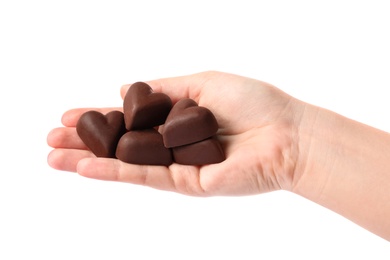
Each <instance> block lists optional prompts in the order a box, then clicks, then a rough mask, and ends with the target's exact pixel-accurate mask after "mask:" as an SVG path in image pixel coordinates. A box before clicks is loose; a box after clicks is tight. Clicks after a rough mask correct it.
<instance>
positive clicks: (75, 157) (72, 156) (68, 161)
mask: <svg viewBox="0 0 390 260" xmlns="http://www.w3.org/2000/svg"><path fill="white" fill-rule="evenodd" d="M91 157H92V158H93V157H95V155H94V154H93V153H91V152H90V151H87V150H76V149H54V150H52V151H51V152H50V153H49V155H48V157H47V163H48V164H49V166H50V167H52V168H54V169H56V170H61V171H69V172H76V169H77V163H78V162H79V161H80V160H81V159H84V158H91Z"/></svg>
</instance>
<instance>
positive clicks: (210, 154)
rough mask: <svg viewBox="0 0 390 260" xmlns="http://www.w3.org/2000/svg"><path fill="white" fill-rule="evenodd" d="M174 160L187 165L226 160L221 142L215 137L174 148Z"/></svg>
mask: <svg viewBox="0 0 390 260" xmlns="http://www.w3.org/2000/svg"><path fill="white" fill-rule="evenodd" d="M172 152H173V160H174V161H175V162H177V163H179V164H185V165H205V164H212V163H220V162H222V161H223V160H225V154H224V152H223V149H222V147H221V144H220V143H219V142H218V140H217V139H216V138H215V136H214V137H211V138H208V139H206V140H203V141H200V142H196V143H192V144H188V145H183V146H178V147H174V148H172Z"/></svg>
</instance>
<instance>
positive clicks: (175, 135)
mask: <svg viewBox="0 0 390 260" xmlns="http://www.w3.org/2000/svg"><path fill="white" fill-rule="evenodd" d="M217 130H218V123H217V120H216V119H215V116H214V115H213V113H212V112H211V111H210V110H209V109H207V108H205V107H201V106H198V104H197V103H196V102H195V101H194V100H192V99H188V98H186V99H181V100H179V101H178V102H177V103H176V104H175V105H174V106H173V107H172V109H171V112H170V113H169V115H168V117H167V119H166V121H165V124H164V129H163V133H162V135H163V140H164V145H165V147H168V148H171V147H176V146H182V145H187V144H190V143H195V142H199V141H202V140H204V139H207V138H209V137H211V136H213V135H214V134H215V133H216V132H217Z"/></svg>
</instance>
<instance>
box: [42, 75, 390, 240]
mask: <svg viewBox="0 0 390 260" xmlns="http://www.w3.org/2000/svg"><path fill="white" fill-rule="evenodd" d="M147 83H148V84H149V85H150V86H151V87H152V88H153V90H154V91H155V92H163V93H165V94H167V95H168V96H170V97H171V99H172V101H173V103H175V102H177V101H178V100H179V99H182V98H192V99H194V100H195V101H196V102H197V103H198V104H199V105H200V106H204V107H207V108H209V109H210V110H211V111H212V112H213V113H214V115H215V116H216V119H217V121H218V124H219V130H218V132H217V134H218V139H219V141H220V142H221V144H222V147H223V149H224V152H225V155H226V160H225V161H223V162H221V163H218V164H211V165H204V166H187V165H179V164H176V163H174V164H172V165H170V166H169V167H165V166H150V165H134V164H127V163H124V162H121V161H120V160H117V159H107V158H96V157H95V156H94V155H93V154H92V153H91V152H90V151H88V149H87V147H86V146H85V145H84V144H83V142H82V141H81V139H80V138H79V137H78V135H77V133H76V129H75V126H76V123H77V120H78V118H79V117H80V116H81V115H82V114H83V113H84V112H86V111H88V110H91V109H94V110H98V111H100V112H102V113H107V112H109V111H112V110H114V109H116V110H121V108H78V109H72V110H69V111H67V112H65V113H64V115H63V117H62V123H63V125H64V127H59V128H55V129H53V130H52V131H51V132H50V133H49V134H48V137H47V142H48V144H49V145H50V146H51V147H53V148H54V149H53V150H52V151H51V152H50V154H49V155H48V163H49V165H50V166H51V167H53V168H55V169H58V170H64V171H71V172H77V173H78V174H80V175H82V176H85V177H89V178H94V179H100V180H108V181H119V182H128V183H132V184H139V185H145V186H149V187H152V188H156V189H161V190H167V191H172V192H178V193H181V194H185V195H190V196H202V197H205V196H243V195H255V194H260V193H264V192H270V191H275V190H281V189H282V190H287V191H290V192H293V193H296V194H298V195H300V196H303V197H305V198H307V199H309V200H311V201H313V202H315V203H318V204H320V205H323V206H325V207H326V208H328V209H330V210H332V211H334V212H337V213H339V214H340V215H342V216H344V217H346V218H348V219H350V220H351V221H353V222H355V223H357V224H358V225H360V226H362V227H363V228H366V229H367V230H369V231H371V232H373V233H375V234H377V235H378V236H381V237H383V238H384V239H387V240H390V163H389V158H390V135H389V134H388V133H386V132H383V131H381V130H379V129H375V128H373V127H370V126H367V125H365V124H362V123H359V122H356V121H354V120H351V119H348V118H345V117H343V116H341V115H339V114H337V113H334V112H332V111H329V110H326V109H324V108H320V107H317V106H314V105H312V104H309V103H306V102H303V101H301V100H298V99H296V98H294V97H292V96H290V95H288V94H286V93H285V92H283V91H281V90H280V89H278V88H276V87H274V86H272V85H270V84H268V83H265V82H262V81H259V80H256V79H252V78H247V77H242V76H239V75H234V74H228V73H222V72H216V71H208V72H202V73H197V74H193V75H187V76H181V77H175V78H164V79H158V80H152V81H147ZM129 86H130V85H124V86H123V87H122V88H121V95H122V97H124V95H125V93H126V91H127V89H128V88H129ZM162 127H163V126H162Z"/></svg>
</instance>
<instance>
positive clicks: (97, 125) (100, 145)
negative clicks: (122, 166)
mask: <svg viewBox="0 0 390 260" xmlns="http://www.w3.org/2000/svg"><path fill="white" fill-rule="evenodd" d="M76 131H77V134H78V135H79V136H80V138H81V140H82V141H83V142H84V144H85V145H86V146H87V147H88V148H89V149H90V150H91V151H92V152H93V153H94V154H95V155H96V156H97V157H108V158H115V151H116V146H117V144H118V141H119V139H120V138H121V136H122V135H123V134H124V133H125V132H126V128H125V122H124V118H123V113H122V112H120V111H111V112H109V113H108V114H106V115H103V114H102V113H100V112H98V111H93V110H92V111H88V112H85V113H84V114H82V115H81V117H80V119H79V120H78V121H77V125H76Z"/></svg>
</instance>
